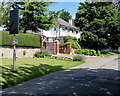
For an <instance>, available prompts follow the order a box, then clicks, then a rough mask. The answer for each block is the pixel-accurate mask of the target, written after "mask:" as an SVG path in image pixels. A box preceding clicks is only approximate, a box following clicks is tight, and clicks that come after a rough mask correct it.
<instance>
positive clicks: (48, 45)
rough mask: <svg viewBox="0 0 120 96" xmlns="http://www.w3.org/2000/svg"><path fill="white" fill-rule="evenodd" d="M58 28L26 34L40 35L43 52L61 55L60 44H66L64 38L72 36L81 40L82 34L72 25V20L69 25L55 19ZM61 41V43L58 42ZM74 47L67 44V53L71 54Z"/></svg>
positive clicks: (29, 31)
mask: <svg viewBox="0 0 120 96" xmlns="http://www.w3.org/2000/svg"><path fill="white" fill-rule="evenodd" d="M54 20H55V22H56V27H54V28H50V29H49V30H42V29H39V31H40V32H37V33H35V32H32V31H31V30H28V31H27V32H26V33H28V34H34V35H40V36H41V37H42V46H41V48H40V49H41V51H47V52H48V53H50V54H59V53H60V45H59V44H60V43H64V38H65V37H67V36H72V37H76V38H80V35H81V33H82V32H80V30H79V29H78V28H77V27H75V26H73V25H72V20H69V23H68V22H66V21H64V20H63V19H61V18H55V19H54ZM56 41H59V42H56ZM71 46H72V45H71V44H67V46H66V53H67V54H71V52H72V47H71Z"/></svg>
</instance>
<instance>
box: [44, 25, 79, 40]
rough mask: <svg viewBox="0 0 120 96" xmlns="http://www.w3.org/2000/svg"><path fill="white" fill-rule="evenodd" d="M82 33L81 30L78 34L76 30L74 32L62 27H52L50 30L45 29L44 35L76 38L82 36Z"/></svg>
mask: <svg viewBox="0 0 120 96" xmlns="http://www.w3.org/2000/svg"><path fill="white" fill-rule="evenodd" d="M80 34H81V32H78V33H77V34H76V32H75V31H74V32H73V33H72V31H70V30H63V29H62V28H60V29H59V27H58V26H57V27H56V30H55V28H51V29H50V30H47V31H45V30H43V35H44V36H46V37H66V36H72V37H76V38H80Z"/></svg>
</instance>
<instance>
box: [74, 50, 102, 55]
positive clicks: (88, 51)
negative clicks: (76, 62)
mask: <svg viewBox="0 0 120 96" xmlns="http://www.w3.org/2000/svg"><path fill="white" fill-rule="evenodd" d="M75 53H76V54H85V55H91V56H93V55H94V56H97V55H98V56H99V55H100V54H101V53H100V51H97V52H96V51H95V50H93V49H75Z"/></svg>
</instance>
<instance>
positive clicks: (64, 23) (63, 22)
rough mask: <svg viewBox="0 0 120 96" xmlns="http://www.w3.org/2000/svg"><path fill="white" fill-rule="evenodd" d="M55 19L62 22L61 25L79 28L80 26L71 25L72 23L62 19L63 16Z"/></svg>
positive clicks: (59, 22)
mask: <svg viewBox="0 0 120 96" xmlns="http://www.w3.org/2000/svg"><path fill="white" fill-rule="evenodd" d="M54 20H55V21H56V22H57V23H58V24H60V25H64V26H66V27H69V28H73V29H76V30H79V28H77V27H75V26H73V25H71V24H70V23H68V22H66V21H65V20H63V19H61V18H55V19H54Z"/></svg>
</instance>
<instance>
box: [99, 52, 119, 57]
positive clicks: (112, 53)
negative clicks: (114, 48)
mask: <svg viewBox="0 0 120 96" xmlns="http://www.w3.org/2000/svg"><path fill="white" fill-rule="evenodd" d="M117 54H120V53H115V52H107V53H104V54H100V56H101V57H109V56H113V55H117Z"/></svg>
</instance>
